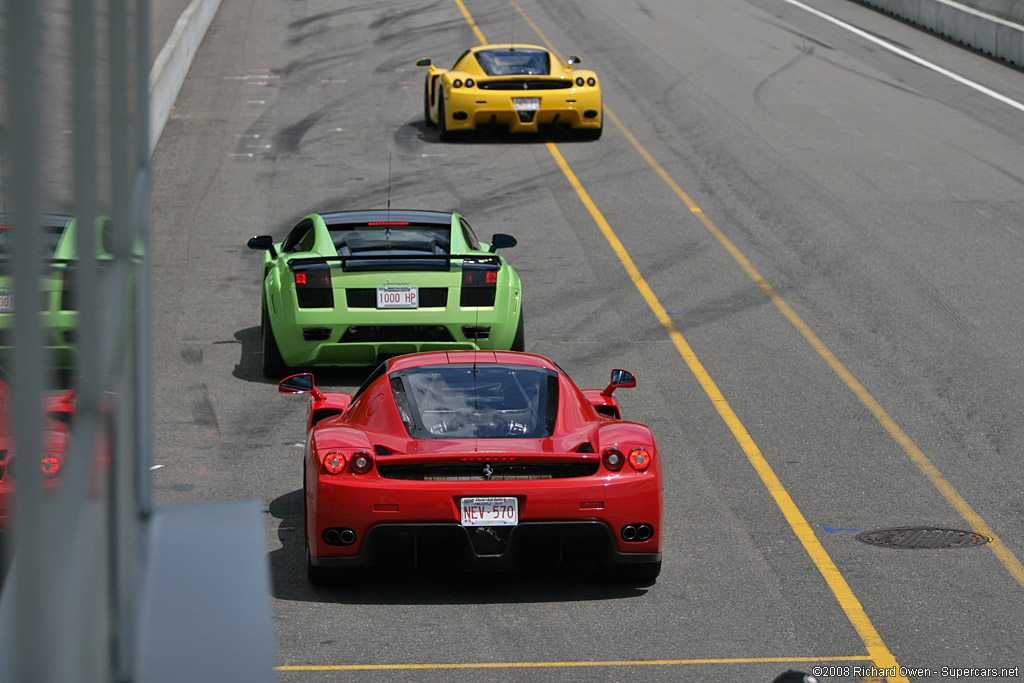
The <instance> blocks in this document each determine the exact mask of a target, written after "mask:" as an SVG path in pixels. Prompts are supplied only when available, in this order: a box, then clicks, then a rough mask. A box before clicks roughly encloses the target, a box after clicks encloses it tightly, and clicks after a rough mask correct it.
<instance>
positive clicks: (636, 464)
mask: <svg viewBox="0 0 1024 683" xmlns="http://www.w3.org/2000/svg"><path fill="white" fill-rule="evenodd" d="M650 464H651V454H650V453H648V452H647V449H646V448H634V449H633V450H631V451H630V452H629V466H630V467H632V468H633V469H634V470H636V471H637V472H643V471H644V470H646V469H647V467H648V466H649V465H650Z"/></svg>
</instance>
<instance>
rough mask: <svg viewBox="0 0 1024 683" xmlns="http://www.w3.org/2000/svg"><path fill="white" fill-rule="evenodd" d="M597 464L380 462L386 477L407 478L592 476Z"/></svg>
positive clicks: (408, 479)
mask: <svg viewBox="0 0 1024 683" xmlns="http://www.w3.org/2000/svg"><path fill="white" fill-rule="evenodd" d="M597 468H598V463H597V462H514V463H502V462H474V463H415V464H403V465H383V464H380V463H378V465H377V472H378V473H379V474H380V476H382V477H384V478H385V479H404V480H407V481H509V480H521V479H567V478H571V477H589V476H592V475H594V474H596V473H597Z"/></svg>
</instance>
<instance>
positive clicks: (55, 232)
mask: <svg viewBox="0 0 1024 683" xmlns="http://www.w3.org/2000/svg"><path fill="white" fill-rule="evenodd" d="M38 226H39V229H40V236H41V237H40V247H41V249H42V250H41V252H40V254H39V256H40V258H41V260H42V277H41V278H40V282H39V289H40V291H41V293H42V297H43V306H42V310H41V312H40V325H41V327H42V328H43V333H44V339H43V349H44V350H45V351H46V352H47V354H48V361H50V364H51V365H52V366H53V367H58V368H69V367H71V366H72V365H73V364H74V360H75V330H76V329H77V327H78V310H77V304H76V299H75V294H74V289H75V284H74V283H75V277H74V273H75V262H76V261H77V259H78V238H77V232H78V230H77V220H76V219H74V218H71V217H69V216H60V215H56V214H46V215H42V216H40V217H39V221H38ZM12 231H13V228H12V227H11V223H10V216H6V215H0V357H2V356H6V355H7V354H8V353H9V352H10V349H11V345H12V343H13V341H12V339H11V329H12V327H13V326H14V310H15V306H16V302H17V297H16V292H15V291H14V278H13V274H12V272H11V271H12V269H11V265H12V263H13V261H12V259H13V258H15V256H14V244H13V243H14V239H13V234H12ZM111 238H112V235H111V225H110V219H109V217H106V216H102V217H99V218H97V219H96V249H97V253H96V258H97V259H99V260H100V261H108V260H110V259H111V258H112V256H111V248H110V244H111Z"/></svg>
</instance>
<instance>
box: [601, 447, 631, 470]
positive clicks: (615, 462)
mask: <svg viewBox="0 0 1024 683" xmlns="http://www.w3.org/2000/svg"><path fill="white" fill-rule="evenodd" d="M601 461H602V462H603V463H604V466H605V469H609V470H611V471H612V472H618V471H619V470H621V469H622V465H623V464H624V463H625V462H626V456H624V455H623V454H622V451H620V450H619V449H618V448H606V449H604V453H602V454H601Z"/></svg>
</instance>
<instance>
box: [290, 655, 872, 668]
mask: <svg viewBox="0 0 1024 683" xmlns="http://www.w3.org/2000/svg"><path fill="white" fill-rule="evenodd" d="M870 660H871V658H870V657H868V656H866V655H854V656H852V657H746V658H736V659H640V660H636V661H609V662H475V663H466V664H336V665H323V666H320V665H314V664H308V665H302V666H278V667H274V668H275V669H277V670H278V671H395V670H399V669H540V668H569V667H587V666H679V665H684V664H801V663H814V662H866V661H870Z"/></svg>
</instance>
